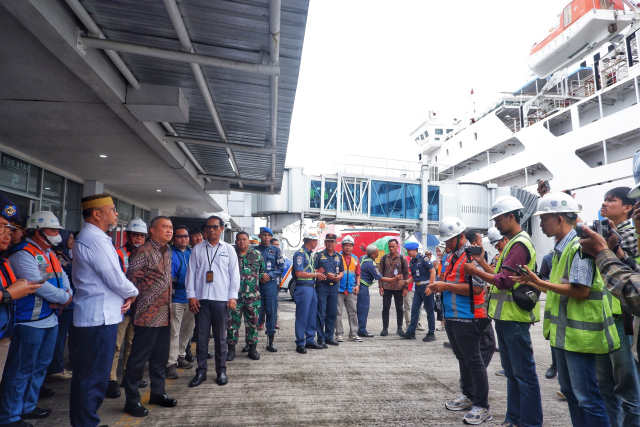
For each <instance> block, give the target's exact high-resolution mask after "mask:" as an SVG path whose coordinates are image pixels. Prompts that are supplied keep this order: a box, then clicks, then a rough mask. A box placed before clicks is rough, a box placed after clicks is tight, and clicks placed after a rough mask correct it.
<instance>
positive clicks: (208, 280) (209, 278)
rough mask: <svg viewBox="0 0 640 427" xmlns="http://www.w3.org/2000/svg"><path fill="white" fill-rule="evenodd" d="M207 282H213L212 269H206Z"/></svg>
mask: <svg viewBox="0 0 640 427" xmlns="http://www.w3.org/2000/svg"><path fill="white" fill-rule="evenodd" d="M207 283H213V271H207Z"/></svg>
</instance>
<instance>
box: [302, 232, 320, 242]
mask: <svg viewBox="0 0 640 427" xmlns="http://www.w3.org/2000/svg"><path fill="white" fill-rule="evenodd" d="M302 238H303V239H308V240H318V234H317V233H314V232H312V231H309V230H307V231H305V232H304V236H302Z"/></svg>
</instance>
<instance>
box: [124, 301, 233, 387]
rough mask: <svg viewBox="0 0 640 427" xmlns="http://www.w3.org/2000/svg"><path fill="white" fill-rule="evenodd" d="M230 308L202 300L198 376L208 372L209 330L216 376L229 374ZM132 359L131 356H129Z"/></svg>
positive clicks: (198, 325) (199, 314) (197, 315)
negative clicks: (214, 347) (228, 324)
mask: <svg viewBox="0 0 640 427" xmlns="http://www.w3.org/2000/svg"><path fill="white" fill-rule="evenodd" d="M228 322H229V308H228V307H227V301H212V300H207V299H201V300H200V308H199V311H198V312H197V313H196V331H197V336H196V343H197V345H198V346H197V349H196V356H197V358H198V368H197V369H196V373H197V374H202V373H206V372H207V353H208V352H209V330H213V340H214V342H215V346H216V350H215V359H216V374H218V375H220V374H221V373H223V372H227V365H226V363H227V323H228ZM129 357H131V356H129Z"/></svg>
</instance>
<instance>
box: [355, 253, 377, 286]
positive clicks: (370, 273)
mask: <svg viewBox="0 0 640 427" xmlns="http://www.w3.org/2000/svg"><path fill="white" fill-rule="evenodd" d="M380 279H382V274H380V270H378V267H376V263H375V262H373V259H372V258H370V257H368V256H367V255H363V256H362V258H360V282H363V281H364V282H367V283H368V284H373V282H374V281H375V280H380Z"/></svg>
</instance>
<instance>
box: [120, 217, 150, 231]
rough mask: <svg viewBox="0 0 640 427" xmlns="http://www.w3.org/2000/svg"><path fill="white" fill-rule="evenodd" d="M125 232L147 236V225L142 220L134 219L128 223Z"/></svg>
mask: <svg viewBox="0 0 640 427" xmlns="http://www.w3.org/2000/svg"><path fill="white" fill-rule="evenodd" d="M124 231H133V232H134V233H144V234H147V223H146V222H144V221H143V220H141V219H140V218H134V219H132V220H131V221H129V222H128V223H127V228H125V229H124Z"/></svg>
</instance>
